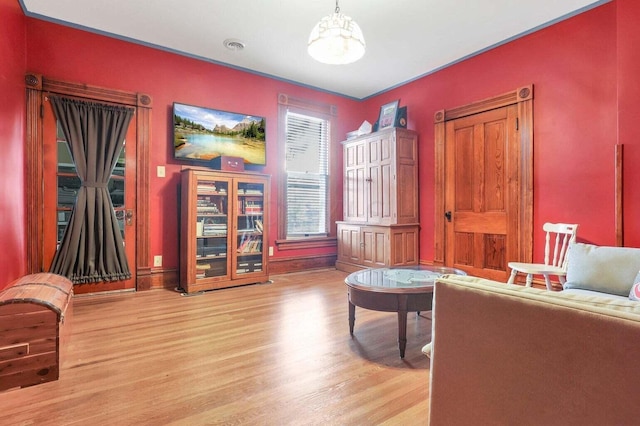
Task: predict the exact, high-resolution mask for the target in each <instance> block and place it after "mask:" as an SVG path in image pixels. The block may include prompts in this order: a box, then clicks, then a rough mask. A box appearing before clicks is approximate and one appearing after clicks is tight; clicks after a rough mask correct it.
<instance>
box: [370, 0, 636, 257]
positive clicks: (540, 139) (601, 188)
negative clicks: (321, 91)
mask: <svg viewBox="0 0 640 426" xmlns="http://www.w3.org/2000/svg"><path fill="white" fill-rule="evenodd" d="M617 5H623V6H620V7H621V8H622V9H624V11H625V12H624V14H625V19H624V20H623V25H621V26H620V27H617V23H616V19H619V18H620V13H618V14H616V8H617ZM629 9H632V10H634V11H635V14H634V15H632V14H631V13H629ZM639 9H640V7H639V6H638V5H637V3H636V2H633V1H632V0H620V1H614V2H611V3H608V4H605V5H602V6H599V7H597V8H594V9H592V10H590V11H587V12H584V13H582V14H579V15H576V16H574V17H572V18H570V19H567V20H565V21H562V22H559V23H557V24H555V25H552V26H550V27H547V28H545V29H541V30H539V31H537V32H535V33H532V34H530V35H528V36H525V37H522V38H520V39H517V40H514V41H512V42H509V43H507V44H504V45H502V46H500V47H497V48H495V49H492V50H490V51H488V52H485V53H483V54H481V55H478V56H475V57H472V58H470V59H468V60H465V61H463V62H461V63H458V64H455V65H453V66H450V67H448V68H445V69H443V70H441V71H439V72H437V73H434V74H432V75H429V76H426V77H424V78H421V79H419V80H417V81H415V82H412V83H410V84H407V85H404V86H402V87H400V88H398V89H396V90H393V91H391V92H388V93H384V94H382V95H380V96H378V97H376V98H372V99H370V100H367V102H366V110H367V114H368V116H369V117H373V116H375V115H376V114H377V113H378V109H379V106H380V105H382V104H384V103H386V102H388V101H389V100H393V99H397V98H400V100H401V105H407V106H408V114H409V127H411V128H414V129H417V130H418V131H419V132H420V196H421V198H420V208H421V225H422V229H421V247H420V250H421V251H420V257H421V259H423V260H426V259H432V258H433V217H434V214H436V212H434V189H433V188H434V172H433V170H434V168H433V167H434V145H433V144H434V126H433V116H434V113H435V112H436V111H438V110H441V109H446V108H452V107H457V106H462V105H465V104H468V103H470V102H473V101H477V100H481V99H485V98H489V97H492V96H495V95H499V94H502V93H505V92H508V91H510V90H514V89H516V88H517V87H519V86H524V85H527V84H531V83H533V84H534V159H533V164H534V253H536V256H539V257H540V259H539V260H542V251H543V245H544V241H543V240H542V235H541V231H540V230H541V229H542V224H543V223H544V222H546V221H558V222H569V223H578V224H580V228H579V229H578V236H579V240H581V241H586V242H593V243H595V244H600V245H614V244H615V222H614V218H615V214H614V213H615V210H614V176H615V174H614V170H615V169H614V149H615V144H616V143H618V122H617V120H618V109H617V108H618V106H617V104H618V100H617V87H618V86H617V85H618V81H620V82H622V83H623V84H625V85H626V86H627V85H633V89H634V92H632V93H633V94H632V95H629V94H627V93H626V89H625V90H624V91H625V94H624V95H623V96H624V99H622V102H623V103H624V108H625V111H623V112H624V114H621V116H620V119H621V120H623V119H624V122H623V124H624V128H623V126H622V125H621V128H620V133H621V135H620V136H621V141H623V140H622V137H623V136H624V143H625V145H632V146H625V148H626V150H625V155H627V157H626V164H625V165H626V168H625V179H626V185H627V186H626V193H625V196H626V199H625V202H626V206H625V207H626V218H627V226H626V230H625V231H626V245H636V246H638V245H640V228H639V225H638V223H637V221H636V220H633V219H634V218H637V217H638V213H640V207H639V205H638V203H639V202H640V201H639V200H640V193H639V191H640V190H639V189H638V183H639V182H640V169H639V168H637V167H633V165H634V164H638V153H637V151H638V148H639V146H638V140H639V139H638V137H637V136H638V128H637V125H635V126H634V124H635V123H637V118H636V119H635V122H634V118H635V117H637V116H638V113H639V112H640V108H639V107H638V102H637V99H638V97H637V96H634V95H637V94H638V90H639V89H638V83H637V76H638V75H639V73H638V66H639V63H640V62H639V59H638V55H637V46H638V45H639V44H638V42H639V40H638V38H639V37H640V36H639V35H640V32H639V30H638V25H637V23H638V22H640V21H639V20H638V10H639ZM621 40H624V41H622V42H621ZM616 43H620V44H621V45H622V46H623V47H624V49H622V50H624V51H623V52H622V53H617V52H616ZM634 49H635V50H634ZM618 55H620V60H618V58H617V57H618ZM634 186H635V188H634ZM441 213H442V212H438V214H441ZM630 222H632V223H630Z"/></svg>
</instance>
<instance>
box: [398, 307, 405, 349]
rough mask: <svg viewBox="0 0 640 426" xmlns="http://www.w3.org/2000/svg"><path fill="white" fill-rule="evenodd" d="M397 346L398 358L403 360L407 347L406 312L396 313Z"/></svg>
mask: <svg viewBox="0 0 640 426" xmlns="http://www.w3.org/2000/svg"><path fill="white" fill-rule="evenodd" d="M398 346H399V347H400V358H404V350H405V349H406V347H407V311H398Z"/></svg>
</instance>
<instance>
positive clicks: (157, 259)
mask: <svg viewBox="0 0 640 426" xmlns="http://www.w3.org/2000/svg"><path fill="white" fill-rule="evenodd" d="M153 266H162V256H153Z"/></svg>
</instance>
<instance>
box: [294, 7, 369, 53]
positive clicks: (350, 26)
mask: <svg viewBox="0 0 640 426" xmlns="http://www.w3.org/2000/svg"><path fill="white" fill-rule="evenodd" d="M365 48H366V45H365V42H364V37H363V36H362V31H361V30H360V27H359V26H358V24H356V23H355V22H354V21H353V19H351V18H350V17H348V16H346V15H344V14H342V13H339V12H336V13H333V14H331V15H328V16H325V17H324V18H322V19H321V20H320V22H318V23H317V24H316V26H315V27H313V30H311V35H310V36H309V45H308V47H307V52H309V55H311V57H312V58H313V59H315V60H316V61H319V62H322V63H325V64H332V65H340V64H350V63H352V62H355V61H357V60H358V59H360V58H362V57H363V56H364V51H365Z"/></svg>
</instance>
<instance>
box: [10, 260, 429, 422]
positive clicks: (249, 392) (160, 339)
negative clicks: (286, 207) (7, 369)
mask: <svg viewBox="0 0 640 426" xmlns="http://www.w3.org/2000/svg"><path fill="white" fill-rule="evenodd" d="M345 276H346V274H345V273H343V272H340V271H335V270H323V271H310V272H305V273H295V274H285V275H277V276H272V280H273V283H270V284H257V285H249V286H244V287H236V288H230V289H224V290H217V291H212V292H207V293H204V294H202V295H198V296H188V297H185V296H182V295H180V294H179V293H177V292H174V291H170V290H151V291H146V292H139V293H124V294H109V295H97V296H81V297H76V298H74V301H73V303H74V312H73V317H72V319H71V321H69V324H67V325H66V326H71V327H72V335H71V342H70V344H69V347H68V348H67V350H66V358H65V359H64V360H63V364H62V370H61V373H60V379H59V380H57V381H54V382H50V383H45V384H41V385H38V386H33V387H30V388H24V389H15V390H10V391H7V392H3V393H0V425H31V424H33V425H162V424H175V425H205V424H212V425H378V424H386V425H424V424H426V422H427V414H428V386H429V360H428V358H427V357H425V356H424V355H423V354H422V353H421V351H420V349H421V348H422V346H423V345H424V344H425V343H426V342H428V341H429V340H430V334H431V321H430V320H429V316H430V313H427V314H426V315H424V314H421V316H418V315H416V314H409V320H408V324H407V339H408V342H407V349H406V355H405V358H404V359H400V357H399V352H398V342H397V332H398V329H397V315H396V314H394V313H385V312H375V311H368V310H365V309H361V308H357V309H356V324H355V332H354V336H353V337H351V336H350V335H349V326H348V320H347V315H348V312H347V291H346V286H345V284H344V278H345Z"/></svg>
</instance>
